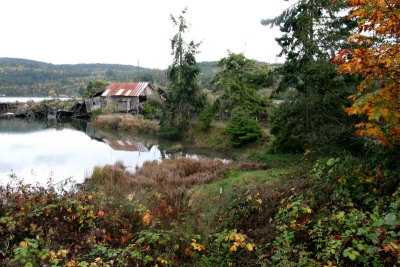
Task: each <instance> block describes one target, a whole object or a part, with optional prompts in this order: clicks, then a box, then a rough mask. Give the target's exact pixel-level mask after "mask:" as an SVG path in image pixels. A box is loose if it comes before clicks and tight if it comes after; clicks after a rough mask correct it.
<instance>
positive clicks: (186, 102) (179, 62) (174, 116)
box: [160, 9, 206, 136]
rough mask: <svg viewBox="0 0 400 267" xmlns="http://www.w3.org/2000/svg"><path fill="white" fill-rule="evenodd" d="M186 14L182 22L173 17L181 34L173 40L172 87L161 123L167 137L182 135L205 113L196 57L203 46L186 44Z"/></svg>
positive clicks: (169, 90) (170, 68)
mask: <svg viewBox="0 0 400 267" xmlns="http://www.w3.org/2000/svg"><path fill="white" fill-rule="evenodd" d="M185 13H186V9H185V10H183V11H182V14H181V15H180V16H179V17H178V18H175V17H173V16H172V15H171V19H172V22H173V24H174V26H176V27H178V32H177V34H175V35H174V37H173V38H172V40H171V47H172V55H173V61H172V64H171V66H169V68H168V73H167V74H168V79H169V81H170V84H169V86H168V92H167V95H166V100H165V103H164V107H163V112H162V115H161V121H160V123H161V130H160V133H161V135H164V136H166V135H169V133H172V134H173V135H176V134H179V133H181V132H182V130H184V128H185V127H186V126H187V125H188V122H189V120H190V119H191V118H193V117H195V116H197V114H198V113H199V112H200V111H201V110H202V108H203V106H204V103H205V100H206V98H205V95H204V94H202V93H201V91H200V87H199V85H198V83H197V76H198V75H199V73H200V68H199V67H198V65H197V63H196V58H195V55H196V53H197V49H198V47H199V45H200V44H199V43H194V42H193V41H191V42H189V43H187V42H185V40H184V34H185V33H186V32H187V29H188V25H187V23H186V20H185V17H184V15H185ZM163 133H164V134H163Z"/></svg>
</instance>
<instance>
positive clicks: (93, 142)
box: [0, 119, 224, 184]
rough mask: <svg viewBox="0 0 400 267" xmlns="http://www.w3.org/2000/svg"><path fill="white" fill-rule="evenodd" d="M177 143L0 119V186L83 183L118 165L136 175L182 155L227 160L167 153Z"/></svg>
mask: <svg viewBox="0 0 400 267" xmlns="http://www.w3.org/2000/svg"><path fill="white" fill-rule="evenodd" d="M174 144H175V143H173V142H167V141H161V140H158V139H157V138H154V137H149V136H138V135H135V136H133V135H131V134H126V133H121V132H118V131H107V130H104V129H99V128H96V127H94V126H93V125H92V124H91V123H90V122H87V121H85V120H76V119H71V120H66V121H57V120H43V121H40V120H35V121H28V120H22V119H9V120H0V149H1V154H0V183H2V184H4V183H7V182H8V181H9V179H10V178H9V176H10V175H11V174H15V175H16V176H18V177H21V178H24V179H25V182H27V183H33V184H35V183H40V184H45V183H46V181H47V180H48V179H49V178H52V179H53V180H54V181H55V182H58V181H61V180H64V179H67V178H71V177H72V178H73V179H74V180H76V181H77V182H81V181H83V179H84V177H85V176H88V175H90V174H91V171H92V170H93V167H94V166H102V165H105V164H113V163H115V162H116V161H122V162H123V163H124V164H125V165H126V166H128V169H129V170H131V171H134V170H135V168H136V167H137V166H141V165H142V164H143V163H144V162H145V161H148V160H160V159H162V158H170V157H181V156H190V157H218V158H224V156H223V155H221V154H215V153H214V154H211V153H209V151H197V150H195V149H190V148H187V149H186V150H184V151H181V152H177V153H172V152H167V151H168V148H169V147H171V146H173V145H174ZM185 147H186V146H185Z"/></svg>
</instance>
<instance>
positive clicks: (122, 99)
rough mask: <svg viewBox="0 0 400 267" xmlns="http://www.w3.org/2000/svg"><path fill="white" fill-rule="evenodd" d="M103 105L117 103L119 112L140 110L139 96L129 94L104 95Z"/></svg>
mask: <svg viewBox="0 0 400 267" xmlns="http://www.w3.org/2000/svg"><path fill="white" fill-rule="evenodd" d="M102 102H103V107H107V106H110V105H116V107H117V111H118V112H133V113H138V111H139V97H131V96H130V97H127V96H111V97H103V101H102Z"/></svg>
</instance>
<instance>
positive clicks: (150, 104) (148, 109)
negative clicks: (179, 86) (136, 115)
mask: <svg viewBox="0 0 400 267" xmlns="http://www.w3.org/2000/svg"><path fill="white" fill-rule="evenodd" d="M141 111H142V113H143V115H144V117H145V118H146V119H151V120H153V119H159V118H160V114H161V103H160V102H158V101H156V100H154V99H148V100H147V101H146V102H145V103H144V104H143V107H142V109H141Z"/></svg>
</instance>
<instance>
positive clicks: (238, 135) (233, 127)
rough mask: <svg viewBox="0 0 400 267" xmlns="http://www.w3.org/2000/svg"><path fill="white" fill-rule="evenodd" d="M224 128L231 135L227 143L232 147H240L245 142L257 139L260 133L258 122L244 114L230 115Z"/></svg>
mask: <svg viewBox="0 0 400 267" xmlns="http://www.w3.org/2000/svg"><path fill="white" fill-rule="evenodd" d="M225 129H226V131H227V132H228V133H229V134H230V135H231V140H230V142H229V144H230V145H231V146H233V147H240V146H242V145H243V144H245V143H248V142H251V141H254V140H257V139H258V138H259V137H261V135H262V129H261V125H260V123H259V122H258V121H256V120H254V119H250V118H248V117H247V116H246V114H238V115H236V116H234V117H232V118H231V119H230V120H229V121H228V123H227V125H226V128H225Z"/></svg>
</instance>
